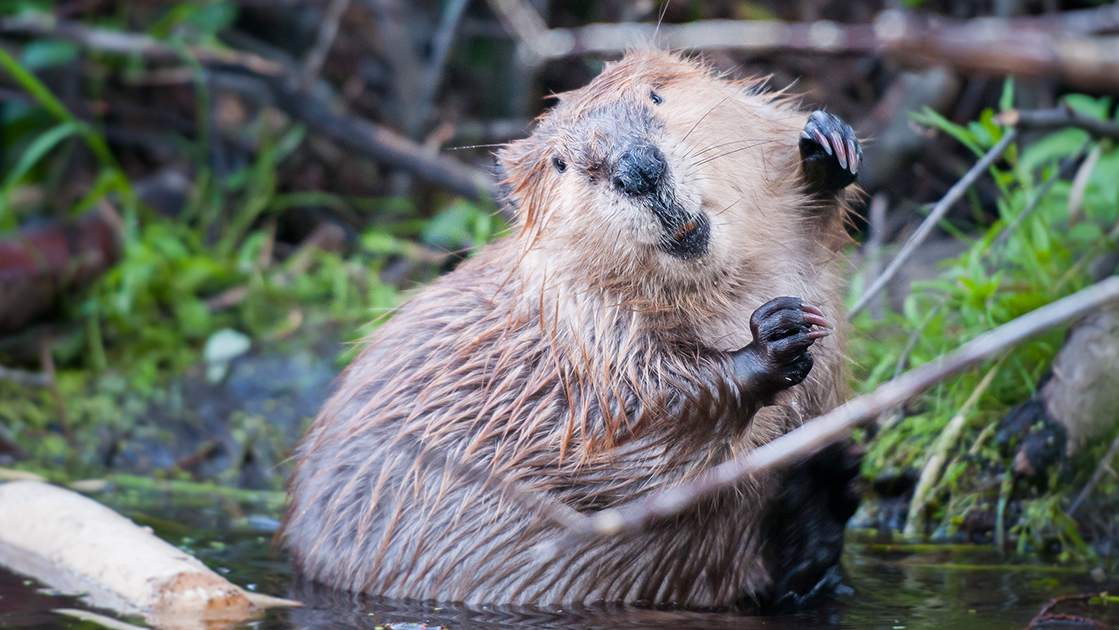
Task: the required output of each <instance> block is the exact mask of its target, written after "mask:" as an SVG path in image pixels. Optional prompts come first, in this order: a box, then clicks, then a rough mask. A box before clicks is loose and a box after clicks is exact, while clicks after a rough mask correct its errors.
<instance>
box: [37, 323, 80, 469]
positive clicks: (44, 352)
mask: <svg viewBox="0 0 1119 630" xmlns="http://www.w3.org/2000/svg"><path fill="white" fill-rule="evenodd" d="M39 363H40V364H41V367H42V370H43V374H46V375H47V377H49V378H50V385H48V386H47V387H48V388H49V389H50V392H51V398H52V399H53V400H54V406H55V408H56V409H57V410H58V423H59V424H60V425H62V435H63V436H64V437H65V438H66V442H67V443H68V444H69V445H70V448H72V449H75V450H76V449H77V448H78V443H77V441H76V440H75V439H74V432H73V431H72V430H70V416H69V415H68V414H67V413H66V405H65V404H64V403H63V402H62V392H61V391H60V390H59V389H58V377H57V375H56V372H55V369H54V354H53V353H52V352H51V341H50V337H49V336H47V335H43V336H42V337H40V338H39Z"/></svg>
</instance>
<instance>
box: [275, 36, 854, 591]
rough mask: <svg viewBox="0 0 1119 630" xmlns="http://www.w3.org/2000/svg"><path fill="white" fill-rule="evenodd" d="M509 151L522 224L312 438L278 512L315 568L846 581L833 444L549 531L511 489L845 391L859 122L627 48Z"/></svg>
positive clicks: (793, 414)
mask: <svg viewBox="0 0 1119 630" xmlns="http://www.w3.org/2000/svg"><path fill="white" fill-rule="evenodd" d="M498 158H499V163H500V166H501V168H502V169H503V172H504V176H505V186H506V190H507V193H508V195H507V196H508V198H507V203H508V204H510V205H511V208H512V210H514V211H515V213H516V216H517V221H516V224H515V226H514V228H513V230H512V233H511V234H510V235H508V236H506V237H505V238H503V239H501V240H499V241H497V242H495V243H493V244H491V245H488V246H486V247H484V248H482V250H481V251H479V252H478V253H477V255H476V256H474V257H473V258H472V259H470V260H468V261H466V262H465V263H463V264H462V265H461V266H460V267H459V268H458V269H457V270H455V271H453V272H452V273H449V274H447V275H445V276H443V277H442V278H440V279H439V280H437V281H436V282H434V283H433V284H431V285H430V286H428V287H427V288H425V289H424V290H422V291H421V292H419V293H418V294H417V295H415V296H413V297H412V298H411V299H409V300H408V301H407V302H406V303H405V304H404V305H403V306H401V307H400V309H399V310H398V312H397V313H396V314H395V315H394V316H393V317H392V318H391V319H389V320H388V321H387V323H385V324H384V325H383V326H381V327H380V328H379V329H378V330H377V331H376V332H375V333H373V335H372V336H371V338H370V339H369V340H368V345H367V346H366V347H365V349H364V351H363V352H362V353H361V355H360V356H359V357H358V358H357V359H355V361H354V362H353V364H352V365H351V366H350V367H349V368H348V369H347V370H346V371H345V373H344V374H343V375H342V377H341V379H340V385H339V387H338V391H337V392H336V393H335V394H334V396H333V398H332V399H331V400H330V401H329V402H328V403H327V405H326V406H325V408H324V409H323V410H322V412H321V414H320V415H319V416H318V418H317V419H316V420H315V422H314V424H313V426H312V427H311V429H310V431H309V433H308V435H307V436H306V438H305V440H304V441H303V443H302V445H301V446H300V449H299V465H298V468H297V470H296V472H295V474H294V476H293V479H292V482H291V488H290V490H291V508H290V512H289V515H288V519H287V521H286V524H285V529H284V536H285V537H286V543H287V545H288V546H289V547H290V549H291V550H292V552H293V554H294V557H295V560H296V562H297V564H298V566H299V568H300V570H301V571H302V573H303V575H304V576H306V577H308V578H310V579H311V580H314V581H318V582H322V583H324V584H327V585H330V586H333V587H337V588H341V589H347V590H351V591H360V592H365V593H370V594H377V595H383V596H389V597H399V598H414V599H423V600H436V601H448V602H449V601H457V602H466V603H495V604H496V603H502V604H529V603H531V604H572V603H591V602H599V601H612V602H646V603H651V604H675V605H681V606H690V607H725V606H731V605H735V604H743V603H745V604H748V605H750V606H757V607H760V608H762V609H771V608H772V607H773V606H774V605H775V604H776V605H780V604H783V603H790V602H792V603H796V602H799V601H801V599H802V598H804V597H805V596H808V595H810V594H812V593H815V592H818V591H819V590H820V589H821V588H822V587H823V586H826V585H827V584H828V583H830V582H829V580H831V579H832V578H833V573H834V572H833V567H834V566H835V565H836V563H837V561H838V556H839V552H840V549H841V545H842V532H843V526H844V524H845V523H846V520H847V518H848V517H849V516H850V514H851V512H852V511H853V509H854V499H853V497H852V495H851V492H850V481H851V480H852V478H853V476H854V474H855V469H854V466H853V463H852V461H851V458H850V457H848V456H847V455H846V454H845V453H843V452H840V451H837V450H836V449H834V448H833V449H831V450H829V451H827V452H825V453H822V454H820V455H819V456H817V457H816V458H815V459H813V460H812V461H810V462H808V463H806V464H802V465H800V466H797V467H795V468H794V469H793V470H790V471H787V472H786V473H783V474H781V475H771V476H768V477H764V478H759V479H753V480H749V481H747V482H744V483H742V484H741V486H739V487H738V488H736V490H735V491H734V492H729V493H725V494H724V495H722V496H718V497H716V498H714V499H712V500H709V501H705V502H702V503H700V504H699V505H697V506H695V507H693V508H692V509H690V510H689V511H687V512H685V513H684V514H682V515H681V516H679V517H677V518H673V519H665V520H664V521H662V522H657V523H655V524H654V525H653V526H652V527H650V528H649V529H648V530H646V531H643V532H641V533H637V534H632V535H626V536H622V537H619V538H616V539H611V540H608V541H605V542H601V541H599V542H593V543H586V544H584V545H583V546H582V547H578V548H575V549H570V550H567V551H565V552H563V553H561V554H559V555H555V556H551V555H548V554H546V553H541V552H540V550H541V549H542V548H544V547H546V545H542V543H547V542H550V541H552V540H554V539H555V535H556V532H557V529H556V527H557V526H556V525H555V524H554V523H553V522H551V521H549V520H548V519H546V518H544V517H543V516H541V515H539V514H538V513H536V512H535V511H534V509H533V508H532V506H531V504H529V503H528V502H526V501H523V500H519V499H518V496H519V495H515V494H513V493H510V492H509V489H510V488H514V487H515V488H518V489H519V491H520V492H522V493H523V492H524V491H528V492H539V493H544V494H545V495H546V496H549V497H551V498H553V499H556V500H559V501H562V502H563V503H565V504H566V505H568V506H571V507H572V508H574V509H576V510H579V511H582V512H584V513H586V512H592V511H595V510H601V509H604V508H608V507H611V506H616V505H619V504H621V503H624V502H627V501H631V500H633V499H636V498H639V497H641V496H643V495H646V494H648V493H650V492H654V491H657V490H659V489H662V488H665V487H668V486H671V485H673V484H675V483H677V482H679V481H681V480H682V479H685V478H688V477H690V476H693V475H695V474H696V473H698V472H699V471H702V470H704V469H706V468H708V467H710V466H714V465H716V464H718V463H720V462H723V461H725V460H726V459H728V458H729V457H731V456H733V455H735V454H738V453H741V452H743V451H748V450H750V449H753V448H755V447H756V446H758V445H760V444H763V443H765V442H767V441H769V440H771V439H773V438H774V437H776V436H779V435H781V434H783V433H785V432H787V431H789V430H790V429H792V428H794V427H796V426H798V425H800V424H801V423H802V422H804V421H805V420H807V419H810V418H812V417H813V416H815V415H817V414H820V413H821V412H823V411H826V410H828V409H830V408H832V407H833V406H835V405H837V404H839V403H840V402H841V401H842V400H843V398H844V395H845V388H846V382H847V372H846V368H845V360H844V354H843V334H842V330H838V331H835V334H831V335H830V336H826V335H827V332H828V331H827V329H828V328H830V324H828V321H827V320H826V319H825V317H826V318H830V319H831V320H832V321H838V320H840V319H841V317H840V311H841V308H842V301H841V299H840V291H841V286H842V281H841V278H840V277H839V267H838V265H839V262H840V258H841V256H840V253H839V251H840V249H841V247H842V246H843V245H844V244H845V243H846V242H847V236H846V233H845V230H844V220H845V217H846V215H847V212H848V207H847V197H848V195H850V194H851V193H850V192H849V191H848V190H847V189H846V188H847V186H848V185H849V184H851V183H852V182H853V181H854V179H855V174H856V172H857V168H858V162H859V160H860V159H861V149H860V148H859V146H858V143H857V141H856V140H855V138H854V135H853V133H852V132H851V129H850V127H848V126H847V125H846V124H844V123H843V122H842V121H840V120H839V119H838V118H835V117H834V116H831V115H828V114H825V113H823V112H814V113H812V114H811V115H809V114H808V113H806V112H802V111H801V110H799V109H798V107H797V105H796V103H795V102H794V101H793V99H791V98H789V97H787V96H784V95H781V94H769V93H765V92H763V91H762V89H761V86H760V85H759V84H758V83H757V82H734V81H729V80H725V79H723V78H720V77H718V76H716V75H714V74H713V73H712V72H711V71H710V70H709V69H708V68H706V67H704V66H703V65H701V64H699V63H696V62H693V61H689V60H686V59H684V58H681V57H679V56H676V55H673V54H669V53H663V52H638V53H631V54H629V55H627V56H626V57H625V58H624V59H623V60H622V61H620V62H618V63H615V64H612V65H609V66H607V68H606V69H605V70H604V71H603V72H602V74H601V75H600V76H598V77H597V78H596V79H594V81H593V82H591V83H590V84H589V85H587V86H586V87H584V88H582V89H579V90H576V91H573V92H570V93H566V94H562V95H560V96H559V102H558V104H556V105H555V106H554V107H553V108H552V109H551V110H550V111H549V112H548V113H546V114H545V115H544V116H543V117H542V118H541V120H540V121H539V124H538V126H537V128H536V131H535V132H534V133H533V134H532V135H531V136H530V137H528V138H526V139H524V140H520V141H516V142H513V143H511V144H510V145H508V146H507V147H505V148H504V149H503V150H501V151H500V153H499V156H498ZM809 346H811V347H812V350H811V352H809Z"/></svg>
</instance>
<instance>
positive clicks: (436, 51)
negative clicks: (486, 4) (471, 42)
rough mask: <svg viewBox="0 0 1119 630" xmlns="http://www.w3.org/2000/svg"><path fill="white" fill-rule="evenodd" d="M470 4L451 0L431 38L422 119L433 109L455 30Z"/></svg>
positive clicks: (422, 89)
mask: <svg viewBox="0 0 1119 630" xmlns="http://www.w3.org/2000/svg"><path fill="white" fill-rule="evenodd" d="M468 4H470V0H451V1H450V3H449V4H448V5H447V8H445V9H444V10H443V19H442V21H441V22H440V23H439V29H438V30H436V31H435V35H434V36H432V38H431V58H430V59H428V61H427V68H426V69H425V70H424V76H423V81H422V82H421V84H420V95H419V99H418V100H419V103H420V107H421V108H423V111H422V112H421V113H422V115H421V116H420V117H419V118H420V120H426V119H427V112H428V111H429V110H430V109H431V104H432V100H433V99H434V98H435V93H436V92H437V91H438V90H439V84H440V83H441V82H442V80H443V69H444V67H445V66H446V65H447V55H448V54H449V53H450V52H451V44H452V43H454V41H455V31H456V30H458V24H459V22H460V21H461V20H462V14H463V13H464V12H465V11H466V5H468Z"/></svg>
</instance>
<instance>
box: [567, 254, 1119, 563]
mask: <svg viewBox="0 0 1119 630" xmlns="http://www.w3.org/2000/svg"><path fill="white" fill-rule="evenodd" d="M1115 300H1119V276H1113V277H1111V278H1109V279H1107V280H1104V281H1102V282H1099V283H1098V284H1095V285H1093V286H1091V287H1088V288H1086V289H1084V290H1082V291H1079V292H1077V293H1074V294H1073V295H1070V296H1068V297H1065V298H1062V299H1060V300H1057V301H1056V302H1053V303H1051V304H1048V305H1046V306H1043V307H1041V308H1039V309H1037V310H1035V311H1033V312H1031V313H1027V314H1026V315H1023V316H1021V317H1019V318H1017V319H1015V320H1013V321H1011V322H1008V323H1006V324H1004V325H1002V326H999V327H998V328H995V329H994V330H991V331H988V332H986V333H984V334H982V335H980V336H978V337H976V338H975V339H972V340H971V341H969V342H967V343H965V344H964V345H963V346H961V347H960V348H959V349H957V350H956V351H955V352H952V353H950V354H947V355H943V356H941V357H940V358H939V359H937V360H934V361H930V362H929V363H926V364H925V365H922V366H920V367H918V368H916V369H913V370H911V371H909V372H907V373H906V374H904V375H902V376H901V377H900V378H897V379H894V380H892V381H890V382H888V383H885V384H883V385H881V386H880V387H878V389H876V390H874V391H873V392H872V393H870V394H867V395H865V396H859V397H858V398H855V399H853V400H850V401H848V402H847V403H845V404H843V405H841V406H839V407H837V408H835V409H833V410H832V411H829V412H828V413H826V414H824V415H822V416H820V417H818V418H816V419H815V420H811V421H809V422H807V423H806V424H805V425H804V426H802V427H800V428H799V429H795V430H793V431H790V432H789V433H787V434H785V435H783V436H781V437H779V438H777V439H775V440H773V441H772V442H769V443H768V444H765V445H762V446H759V447H758V448H756V449H754V450H752V451H750V452H748V453H745V454H743V455H740V456H738V457H735V458H733V459H730V460H728V461H726V462H724V463H722V464H720V465H718V466H715V467H714V468H712V469H710V470H708V471H707V472H704V473H701V474H700V475H698V476H696V477H695V478H693V479H691V480H689V481H685V482H683V483H680V484H678V485H676V486H674V487H672V488H668V489H666V490H662V491H659V492H656V493H653V494H651V495H649V496H646V497H644V498H641V499H638V500H636V501H631V502H629V503H627V504H624V505H622V506H619V507H617V508H610V509H606V510H602V511H599V512H596V513H594V514H591V515H588V516H583V517H582V518H581V519H580V520H578V523H579V524H578V526H575V527H571V526H568V527H566V528H565V529H566V530H567V531H566V533H565V534H564V535H563V536H562V538H561V540H560V541H559V542H558V545H557V547H556V548H557V549H559V548H564V547H567V546H569V545H571V544H573V543H575V542H577V541H579V540H584V539H591V538H605V537H609V536H615V535H618V534H620V533H622V532H626V531H635V530H640V529H641V528H642V527H644V526H645V525H646V524H647V523H649V522H650V521H651V520H653V519H656V518H664V517H669V516H673V515H675V514H678V513H680V512H682V511H683V510H685V509H687V508H688V506H690V505H692V504H694V503H695V502H696V501H699V500H700V499H702V498H704V497H708V496H710V495H712V494H714V493H716V492H720V491H723V490H728V489H730V488H733V487H734V486H736V485H737V484H738V483H740V482H741V481H742V480H743V479H745V478H746V477H749V476H751V475H755V474H757V473H760V472H763V471H768V470H772V469H775V468H777V467H780V466H785V465H789V464H791V463H793V462H796V461H799V460H801V459H803V458H804V457H807V456H809V455H811V454H812V453H814V452H816V451H818V450H819V449H821V448H823V447H824V446H827V445H828V444H832V443H834V442H838V441H840V440H842V439H844V438H846V437H848V436H849V435H850V434H851V432H852V431H853V430H854V429H855V428H856V427H857V426H859V425H860V424H862V423H864V422H865V421H867V420H869V419H872V418H875V417H877V416H878V415H879V414H881V413H882V412H883V411H885V410H886V409H889V408H891V407H893V406H896V405H899V404H902V403H903V402H905V401H906V400H909V399H910V398H912V397H914V396H916V395H917V394H919V393H921V392H922V391H924V390H925V389H927V388H929V387H931V386H932V385H934V384H936V383H938V382H939V381H941V380H943V379H945V378H947V377H949V376H952V375H954V374H958V373H959V372H961V371H963V370H965V369H967V368H968V367H970V366H972V365H974V364H976V363H978V362H979V361H982V360H984V359H987V358H990V357H991V356H993V355H995V354H997V353H999V352H1001V351H1003V350H1005V349H1007V348H1009V347H1011V346H1014V345H1016V344H1018V343H1021V342H1022V341H1024V340H1026V339H1028V338H1030V337H1033V336H1034V335H1037V334H1040V333H1042V332H1044V331H1046V330H1049V329H1051V328H1054V327H1056V326H1059V325H1061V324H1064V323H1066V322H1068V321H1069V320H1071V319H1074V318H1076V317H1079V316H1081V315H1083V314H1084V313H1086V312H1088V311H1091V310H1092V309H1095V308H1098V307H1099V306H1100V305H1102V304H1105V303H1108V302H1112V301H1115Z"/></svg>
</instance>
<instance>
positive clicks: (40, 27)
mask: <svg viewBox="0 0 1119 630" xmlns="http://www.w3.org/2000/svg"><path fill="white" fill-rule="evenodd" d="M0 34H3V35H24V36H29V37H45V38H52V39H64V40H67V41H71V42H74V43H75V44H78V45H80V46H82V47H84V48H89V49H92V50H97V51H100V52H104V53H109V54H114V55H140V56H142V57H144V58H145V59H147V60H149V61H172V62H180V61H182V58H183V52H182V51H181V50H180V49H177V48H175V47H173V46H170V45H168V44H164V43H162V42H160V41H158V40H156V39H154V38H152V37H151V36H149V35H144V34H141V33H124V32H120V31H110V30H107V29H100V28H92V27H89V26H86V25H85V24H82V23H80V22H72V21H67V20H55V19H49V18H48V17H47V16H44V15H41V14H38V15H36V14H31V15H21V16H17V17H10V18H5V19H2V20H0ZM187 50H188V51H189V52H190V54H191V55H193V56H194V57H195V58H196V59H198V62H199V63H201V64H203V65H230V66H238V67H243V68H245V69H247V70H249V71H251V72H254V73H257V74H264V75H278V74H281V73H283V72H284V71H285V68H284V66H283V65H282V64H278V63H276V62H273V61H269V60H267V59H265V58H263V57H260V56H258V55H254V54H252V53H246V52H240V51H217V50H213V49H210V48H204V47H202V46H189V47H187Z"/></svg>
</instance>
